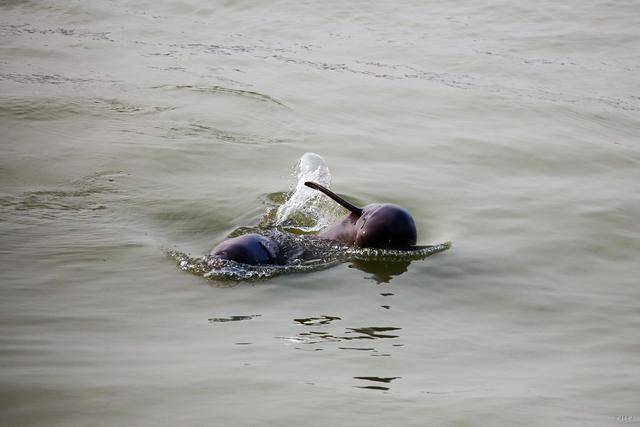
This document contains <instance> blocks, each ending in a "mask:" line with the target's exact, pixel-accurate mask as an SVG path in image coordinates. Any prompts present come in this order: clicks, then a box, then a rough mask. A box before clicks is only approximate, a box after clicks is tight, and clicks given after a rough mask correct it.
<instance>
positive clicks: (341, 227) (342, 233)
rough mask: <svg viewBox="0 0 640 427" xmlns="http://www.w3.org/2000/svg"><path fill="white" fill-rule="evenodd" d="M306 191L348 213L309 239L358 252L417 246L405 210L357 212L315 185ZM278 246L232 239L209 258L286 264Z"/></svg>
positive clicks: (381, 207)
mask: <svg viewBox="0 0 640 427" xmlns="http://www.w3.org/2000/svg"><path fill="white" fill-rule="evenodd" d="M305 185H306V186H307V187H310V188H313V189H315V190H318V191H320V192H322V193H324V194H326V195H327V196H329V197H330V198H331V199H333V200H334V201H336V202H337V203H339V204H340V205H342V206H343V207H345V208H346V209H348V210H349V211H350V213H348V214H347V215H346V216H344V217H343V218H341V219H340V220H339V221H338V222H336V223H335V224H333V225H331V226H330V227H329V228H327V229H326V230H324V231H323V232H321V233H319V234H317V235H316V236H310V238H317V239H322V240H329V241H334V242H337V243H340V244H342V245H347V246H354V247H359V248H379V249H400V250H411V249H412V248H414V247H415V244H416V226H415V223H414V221H413V218H412V217H411V215H410V214H409V212H407V211H406V210H405V209H403V208H401V207H400V206H397V205H392V204H377V203H376V204H371V205H367V206H365V207H364V208H358V207H356V206H354V205H352V204H351V203H349V202H348V201H346V200H344V199H343V198H342V197H340V196H338V195H337V194H335V193H334V192H332V191H331V190H329V189H327V188H325V187H323V186H321V185H320V184H316V183H314V182H305ZM283 253H284V251H283V248H281V247H280V245H279V244H278V243H277V242H276V241H274V240H273V239H270V238H268V237H265V236H262V235H260V234H245V235H243V236H239V237H234V238H231V239H228V240H225V241H224V242H222V243H220V244H219V245H218V246H216V247H215V248H214V249H213V250H212V251H211V255H213V256H215V257H218V258H220V259H226V260H232V261H236V262H239V263H243V264H251V265H255V264H272V265H273V264H275V265H278V264H280V265H281V264H285V263H286V262H287V257H285V256H284V255H283Z"/></svg>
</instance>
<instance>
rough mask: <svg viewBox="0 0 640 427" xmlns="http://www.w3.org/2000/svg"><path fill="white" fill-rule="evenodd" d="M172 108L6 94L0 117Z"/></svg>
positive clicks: (106, 114) (95, 114)
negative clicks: (19, 96)
mask: <svg viewBox="0 0 640 427" xmlns="http://www.w3.org/2000/svg"><path fill="white" fill-rule="evenodd" d="M173 108H174V107H166V106H165V107H157V106H148V105H136V104H131V103H128V102H125V101H121V100H118V99H102V98H93V99H82V98H78V99H60V98H5V99H2V102H0V118H9V119H17V120H25V121H43V120H61V119H66V118H72V117H75V116H84V117H98V118H115V117H130V116H135V115H146V114H154V113H158V112H162V111H167V110H171V109H173Z"/></svg>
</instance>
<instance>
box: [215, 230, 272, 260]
mask: <svg viewBox="0 0 640 427" xmlns="http://www.w3.org/2000/svg"><path fill="white" fill-rule="evenodd" d="M211 255H213V256H215V257H218V258H220V259H226V260H231V261H235V262H240V263H242V264H251V265H255V264H284V262H285V259H284V257H283V256H282V251H281V249H280V246H279V245H278V244H277V243H276V242H275V241H274V240H273V239H269V238H268V237H265V236H262V235H260V234H255V233H252V234H245V235H243V236H238V237H234V238H231V239H227V240H225V241H224V242H222V243H220V244H219V245H218V246H216V247H215V248H213V250H212V251H211Z"/></svg>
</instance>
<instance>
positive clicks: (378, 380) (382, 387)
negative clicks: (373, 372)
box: [353, 377, 401, 391]
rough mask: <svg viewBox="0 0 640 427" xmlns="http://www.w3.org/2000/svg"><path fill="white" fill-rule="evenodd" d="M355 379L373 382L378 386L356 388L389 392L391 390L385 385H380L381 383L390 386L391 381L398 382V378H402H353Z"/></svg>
mask: <svg viewBox="0 0 640 427" xmlns="http://www.w3.org/2000/svg"><path fill="white" fill-rule="evenodd" d="M353 378H354V379H356V380H364V381H372V382H373V383H374V384H376V385H363V386H355V387H356V388H366V389H369V390H383V391H387V390H389V387H387V386H385V385H380V383H382V384H389V383H391V381H393V380H397V379H398V378H401V377H353Z"/></svg>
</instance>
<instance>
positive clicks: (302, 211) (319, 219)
mask: <svg viewBox="0 0 640 427" xmlns="http://www.w3.org/2000/svg"><path fill="white" fill-rule="evenodd" d="M295 173H296V177H297V181H296V184H295V189H294V190H293V192H292V193H291V196H290V197H289V199H288V200H287V201H286V202H285V203H284V204H282V205H281V206H280V207H279V208H278V210H277V212H276V217H275V221H274V225H275V226H277V227H289V228H295V229H297V230H300V231H302V232H307V233H310V232H317V231H320V230H321V229H323V228H325V227H326V226H327V225H329V224H331V223H332V222H334V221H335V220H336V219H337V218H338V217H339V216H340V215H341V214H344V210H343V209H342V208H341V207H340V206H338V205H336V204H335V203H333V202H331V201H329V200H328V199H327V198H326V197H325V196H323V195H322V194H321V193H319V192H317V191H316V190H313V189H311V188H309V187H306V186H305V185H304V183H305V181H313V182H317V183H318V184H321V185H324V186H325V187H327V188H330V186H331V172H330V171H329V167H328V166H327V164H326V163H325V161H324V159H323V158H322V157H321V156H319V155H318V154H315V153H305V154H304V155H303V156H302V157H300V160H299V161H298V164H297V165H296V172H295Z"/></svg>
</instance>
